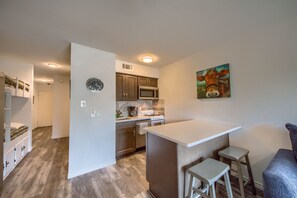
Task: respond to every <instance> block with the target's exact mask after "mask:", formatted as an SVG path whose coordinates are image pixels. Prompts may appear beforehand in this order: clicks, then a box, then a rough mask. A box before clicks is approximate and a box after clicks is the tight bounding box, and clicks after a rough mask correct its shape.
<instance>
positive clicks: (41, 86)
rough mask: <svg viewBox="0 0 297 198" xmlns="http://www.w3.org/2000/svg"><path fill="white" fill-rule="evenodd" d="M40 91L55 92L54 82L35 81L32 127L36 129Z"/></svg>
mask: <svg viewBox="0 0 297 198" xmlns="http://www.w3.org/2000/svg"><path fill="white" fill-rule="evenodd" d="M39 91H49V92H52V93H53V84H48V83H36V82H34V95H33V96H34V102H33V106H32V114H33V116H32V128H33V129H35V128H37V127H39V126H38V123H37V121H38V102H39V97H38V92H39Z"/></svg>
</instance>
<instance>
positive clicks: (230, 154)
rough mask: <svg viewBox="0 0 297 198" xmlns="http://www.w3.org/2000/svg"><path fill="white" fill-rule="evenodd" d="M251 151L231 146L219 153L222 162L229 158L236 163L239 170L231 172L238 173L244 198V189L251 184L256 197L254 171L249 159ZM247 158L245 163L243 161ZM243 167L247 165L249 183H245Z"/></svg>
mask: <svg viewBox="0 0 297 198" xmlns="http://www.w3.org/2000/svg"><path fill="white" fill-rule="evenodd" d="M248 154H249V151H248V150H246V149H243V148H239V147H234V146H230V147H228V148H226V149H224V150H221V151H219V156H220V161H223V160H224V159H223V158H227V159H229V160H231V165H232V162H235V163H236V167H237V170H234V169H231V171H233V172H235V173H237V177H238V179H239V186H240V194H241V197H242V198H244V197H245V196H244V187H245V186H246V185H248V184H249V183H250V184H251V186H252V192H253V194H254V195H256V187H255V183H254V178H253V174H252V169H251V165H250V160H249V157H248ZM243 158H245V162H243V161H242V159H243ZM241 165H245V166H246V168H247V171H248V174H249V178H248V180H247V181H245V182H244V179H243V176H242V169H241Z"/></svg>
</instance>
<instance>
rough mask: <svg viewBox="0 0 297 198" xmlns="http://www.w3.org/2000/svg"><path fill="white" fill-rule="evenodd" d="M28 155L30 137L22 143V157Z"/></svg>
mask: <svg viewBox="0 0 297 198" xmlns="http://www.w3.org/2000/svg"><path fill="white" fill-rule="evenodd" d="M27 153H28V137H25V138H24V139H23V141H22V157H24V156H25V155H27Z"/></svg>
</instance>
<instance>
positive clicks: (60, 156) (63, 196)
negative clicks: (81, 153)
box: [0, 127, 261, 198]
mask: <svg viewBox="0 0 297 198" xmlns="http://www.w3.org/2000/svg"><path fill="white" fill-rule="evenodd" d="M51 130H52V128H51V127H43V128H38V129H36V130H34V131H33V150H32V152H30V153H28V155H27V156H26V157H25V158H24V159H23V160H22V161H21V162H20V163H19V164H18V166H17V167H16V168H15V169H14V170H13V172H11V174H10V175H9V176H8V177H7V178H6V179H5V180H4V187H3V191H2V193H1V196H0V197H1V198H2V197H3V198H151V196H150V195H149V194H148V193H147V189H148V187H149V185H148V183H147V181H146V179H145V171H146V170H145V162H146V159H145V153H144V152H142V153H136V154H134V155H131V156H129V157H126V158H123V159H120V160H118V161H117V163H116V164H115V165H113V166H109V167H106V168H103V169H100V170H97V171H93V172H91V173H87V174H84V175H82V176H79V177H75V178H73V179H70V180H67V175H68V148H69V139H68V138H61V139H51ZM234 183H236V182H234ZM233 190H234V197H236V198H238V197H240V196H239V194H238V192H239V190H238V186H236V185H234V187H233ZM246 194H247V195H246V197H247V198H253V197H254V196H253V195H252V194H251V193H250V192H249V191H247V192H246ZM219 197H226V192H225V191H224V189H223V190H221V191H220V195H219ZM257 197H261V196H257Z"/></svg>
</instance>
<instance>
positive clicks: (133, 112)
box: [127, 106, 137, 117]
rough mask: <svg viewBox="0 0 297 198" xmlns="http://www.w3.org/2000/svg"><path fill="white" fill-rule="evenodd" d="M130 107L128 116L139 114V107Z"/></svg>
mask: <svg viewBox="0 0 297 198" xmlns="http://www.w3.org/2000/svg"><path fill="white" fill-rule="evenodd" d="M127 109H128V116H129V117H136V116H137V109H136V107H135V106H129V107H127Z"/></svg>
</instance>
